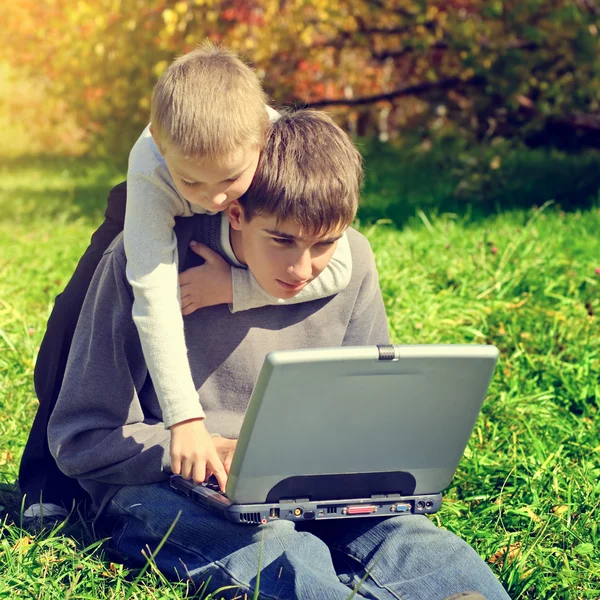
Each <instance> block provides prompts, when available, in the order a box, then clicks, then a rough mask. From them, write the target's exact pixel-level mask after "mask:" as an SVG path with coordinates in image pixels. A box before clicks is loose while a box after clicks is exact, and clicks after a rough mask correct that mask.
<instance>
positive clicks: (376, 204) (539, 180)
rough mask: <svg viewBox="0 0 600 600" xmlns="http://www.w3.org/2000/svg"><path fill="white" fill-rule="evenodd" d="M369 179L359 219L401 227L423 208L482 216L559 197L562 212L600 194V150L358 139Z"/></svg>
mask: <svg viewBox="0 0 600 600" xmlns="http://www.w3.org/2000/svg"><path fill="white" fill-rule="evenodd" d="M359 145H360V147H361V151H362V152H363V154H364V156H365V174H366V179H365V185H364V188H363V194H362V200H361V206H360V209H359V218H360V219H361V221H363V222H367V223H368V222H373V221H377V220H379V219H390V220H391V221H392V222H393V223H394V224H395V225H396V226H398V227H402V225H404V224H405V223H406V221H407V220H408V219H410V218H411V217H413V216H414V215H415V214H417V212H418V211H419V210H421V211H423V212H424V213H426V214H427V215H431V214H443V213H454V214H456V215H458V216H459V217H463V216H464V217H468V219H469V220H470V221H478V220H482V219H485V218H487V217H489V216H490V215H493V214H497V213H501V212H503V211H507V210H514V209H525V210H527V209H530V208H532V207H536V206H542V205H543V204H545V203H546V202H549V201H552V202H554V203H555V204H556V205H557V207H558V209H559V210H564V211H572V210H584V209H588V208H590V207H592V206H593V205H595V204H596V203H598V201H599V200H600V152H598V151H594V150H591V151H586V152H581V153H577V154H567V153H565V152H561V151H557V150H552V149H545V148H538V149H531V148H526V147H516V146H510V145H508V144H506V143H503V144H488V145H480V146H476V147H475V146H468V145H467V144H466V142H464V141H461V140H456V139H449V140H438V141H437V142H435V143H429V144H424V143H423V142H421V143H416V141H412V142H407V143H405V144H404V145H403V146H399V147H394V146H391V145H389V144H381V143H378V142H375V141H364V142H362V143H360V144H359Z"/></svg>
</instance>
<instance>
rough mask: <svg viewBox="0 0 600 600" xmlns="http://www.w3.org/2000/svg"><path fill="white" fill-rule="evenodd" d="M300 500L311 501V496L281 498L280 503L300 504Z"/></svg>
mask: <svg viewBox="0 0 600 600" xmlns="http://www.w3.org/2000/svg"><path fill="white" fill-rule="evenodd" d="M300 502H310V498H281V499H280V500H279V503H280V504H286V503H289V504H298V503H300Z"/></svg>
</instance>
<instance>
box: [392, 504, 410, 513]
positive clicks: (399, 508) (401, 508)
mask: <svg viewBox="0 0 600 600" xmlns="http://www.w3.org/2000/svg"><path fill="white" fill-rule="evenodd" d="M393 509H394V512H397V513H409V512H410V504H409V503H408V502H401V503H399V504H396V505H395V506H394V507H393Z"/></svg>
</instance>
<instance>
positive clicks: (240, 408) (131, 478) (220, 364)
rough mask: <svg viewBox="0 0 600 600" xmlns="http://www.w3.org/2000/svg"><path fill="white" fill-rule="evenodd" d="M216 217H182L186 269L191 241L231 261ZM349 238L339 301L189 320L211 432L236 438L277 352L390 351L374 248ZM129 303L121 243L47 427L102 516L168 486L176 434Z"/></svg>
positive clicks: (94, 292)
mask: <svg viewBox="0 0 600 600" xmlns="http://www.w3.org/2000/svg"><path fill="white" fill-rule="evenodd" d="M219 220H220V219H219V217H218V216H217V217H210V216H206V215H198V216H194V217H192V218H184V219H180V222H179V223H178V226H177V227H176V233H177V244H178V249H179V255H180V257H184V258H183V260H182V261H181V262H182V264H181V268H182V269H184V268H188V267H190V266H193V264H194V262H191V261H198V259H199V257H197V256H196V255H194V254H193V253H192V252H191V251H188V250H187V245H188V243H189V241H190V240H191V239H196V240H198V241H202V242H204V243H206V244H207V245H209V246H210V247H212V248H213V249H214V250H216V251H218V252H220V253H221V254H223V252H222V249H221V248H220V244H219V237H220V236H219V229H220V228H219V226H218V223H219ZM348 240H349V243H350V248H351V252H352V263H353V269H352V277H351V280H350V283H349V284H348V286H347V287H346V288H345V289H344V290H343V291H341V292H339V293H338V294H336V295H335V296H332V297H329V298H323V299H320V300H314V301H312V302H306V303H302V304H294V305H284V306H281V305H280V306H265V307H261V308H255V309H252V310H248V311H245V312H240V313H236V314H232V313H231V311H230V310H229V308H228V307H227V306H225V305H220V306H214V307H210V308H204V309H201V310H198V311H196V312H195V313H193V314H191V315H189V316H186V317H184V329H185V338H186V342H187V346H188V352H189V363H190V367H191V371H192V375H193V379H194V385H195V386H196V388H197V390H198V394H199V398H200V402H201V403H202V405H203V407H204V411H205V413H206V426H207V428H208V430H209V431H210V432H212V433H218V434H221V435H223V436H225V437H229V438H236V437H237V435H238V432H239V429H240V426H241V422H242V420H243V417H244V412H245V410H246V406H247V404H248V400H249V399H250V394H251V391H252V387H253V385H254V382H255V380H256V377H257V375H258V372H259V370H260V367H261V365H262V362H263V358H264V356H265V354H267V353H268V352H270V351H272V350H278V349H287V348H304V347H326V346H340V345H366V344H381V343H388V342H389V334H388V328H387V321H386V315H385V309H384V305H383V301H382V297H381V292H380V289H379V285H378V279H377V271H376V268H375V263H374V260H373V254H372V251H371V248H370V246H369V243H368V242H367V240H366V239H365V238H364V237H363V236H362V235H361V234H360V233H358V232H357V231H355V230H352V229H351V230H349V231H348ZM200 260H201V259H200ZM195 264H198V262H196V263H195ZM132 303H133V294H132V290H131V286H130V285H129V283H128V282H127V277H126V261H125V253H124V249H123V243H122V239H118V240H117V241H116V242H115V243H113V244H112V246H111V247H110V248H109V249H108V250H107V252H106V253H105V255H104V257H103V258H102V261H101V262H100V265H99V266H98V269H97V271H96V273H95V276H94V279H93V280H92V283H91V286H90V289H89V291H88V294H87V296H86V299H85V303H84V305H83V309H82V311H81V316H80V318H79V322H78V325H77V329H76V331H75V336H74V338H73V344H72V347H71V352H70V354H69V360H68V363H67V368H66V372H65V378H64V382H63V385H62V389H61V392H60V395H59V398H58V401H57V404H56V408H55V409H54V412H53V414H52V417H51V419H50V423H49V426H48V439H49V445H50V450H51V452H52V455H53V456H54V458H55V459H56V461H57V463H58V466H59V467H60V469H61V470H62V471H63V472H64V473H66V474H67V475H69V476H70V477H74V478H77V479H78V480H79V481H80V483H81V485H82V486H83V487H84V488H85V489H86V490H87V491H88V492H89V493H90V494H91V496H92V498H93V501H94V503H95V505H96V506H97V507H98V508H100V509H102V507H103V506H104V505H105V504H106V502H107V501H108V500H109V499H110V497H111V496H112V495H113V494H114V493H115V492H116V491H117V490H118V489H119V488H120V487H122V486H124V485H139V484H147V483H154V482H158V481H162V480H164V479H166V478H168V476H169V471H170V468H169V467H170V465H169V460H170V459H169V442H170V431H168V430H166V429H165V427H164V424H163V418H162V414H161V409H160V406H159V403H158V400H157V396H156V392H155V390H154V387H153V384H152V380H151V379H150V377H149V376H148V370H147V367H146V363H145V360H144V355H143V352H142V348H141V345H140V339H139V335H138V332H137V329H136V327H135V325H134V322H133V319H132V317H131V307H132Z"/></svg>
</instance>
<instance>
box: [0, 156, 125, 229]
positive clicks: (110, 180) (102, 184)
mask: <svg viewBox="0 0 600 600" xmlns="http://www.w3.org/2000/svg"><path fill="white" fill-rule="evenodd" d="M125 177H126V166H125V165H118V164H113V163H111V162H110V161H108V160H106V159H93V158H89V157H83V158H73V157H61V156H36V157H20V158H14V159H4V160H3V164H2V166H1V167H0V206H1V208H2V217H1V218H2V220H5V221H9V222H15V223H18V222H27V221H29V220H43V219H47V220H48V221H49V222H56V221H69V220H74V219H83V220H84V221H87V222H90V223H94V224H95V223H99V222H100V221H101V220H102V217H103V214H104V210H105V208H106V199H107V198H108V193H109V191H110V189H111V188H112V187H113V186H114V185H116V184H117V183H120V182H121V181H123V180H124V179H125Z"/></svg>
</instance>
